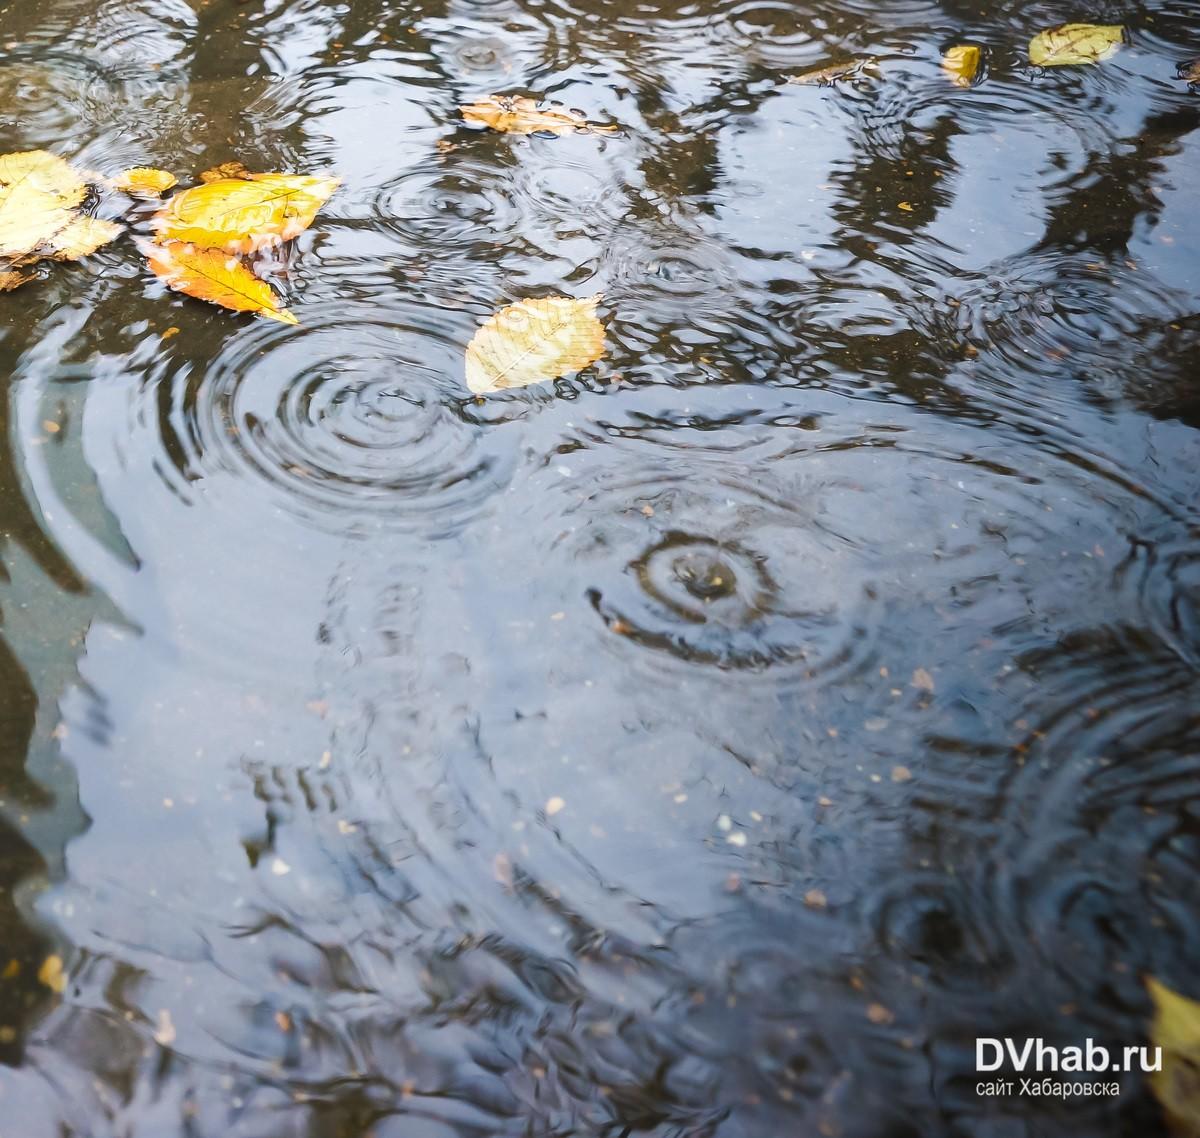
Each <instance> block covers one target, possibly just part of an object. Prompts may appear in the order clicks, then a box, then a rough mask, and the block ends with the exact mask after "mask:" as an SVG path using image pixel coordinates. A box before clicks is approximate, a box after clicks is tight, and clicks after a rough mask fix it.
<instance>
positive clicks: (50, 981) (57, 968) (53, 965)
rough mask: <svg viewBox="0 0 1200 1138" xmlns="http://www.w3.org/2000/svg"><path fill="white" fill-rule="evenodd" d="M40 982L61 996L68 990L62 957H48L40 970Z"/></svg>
mask: <svg viewBox="0 0 1200 1138" xmlns="http://www.w3.org/2000/svg"><path fill="white" fill-rule="evenodd" d="M38 980H40V981H41V982H42V983H43V984H45V985H46V987H47V988H49V989H50V991H52V992H57V993H58V994H59V995H60V996H61V995H62V994H63V992H65V991H66V990H67V973H66V971H65V970H64V969H63V962H62V957H61V956H47V957H46V959H45V960H43V961H42V966H41V967H40V968H39V969H38Z"/></svg>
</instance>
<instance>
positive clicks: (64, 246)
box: [47, 214, 121, 261]
mask: <svg viewBox="0 0 1200 1138" xmlns="http://www.w3.org/2000/svg"><path fill="white" fill-rule="evenodd" d="M120 233H121V226H119V225H118V224H117V223H116V222H115V221H104V220H103V219H102V218H99V217H88V216H87V215H86V214H80V215H79V216H78V217H76V218H74V219H73V220H72V221H70V222H68V223H67V224H66V225H64V226H63V227H62V229H60V230H59V231H58V232H57V233H56V234H55V235H54V236H53V237H52V238H51V239H50V241H49V242H47V249H48V250H49V252H48V256H50V257H52V258H53V259H54V260H56V261H78V260H79V258H80V257H86V256H87V255H88V254H89V253H94V252H95V251H96V250H97V249H99V248H100V246H101V245H107V244H108V243H109V242H110V241H112V240H114V239H115V238H116V237H117V236H118V235H119V234H120Z"/></svg>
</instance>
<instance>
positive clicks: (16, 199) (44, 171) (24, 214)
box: [0, 150, 87, 261]
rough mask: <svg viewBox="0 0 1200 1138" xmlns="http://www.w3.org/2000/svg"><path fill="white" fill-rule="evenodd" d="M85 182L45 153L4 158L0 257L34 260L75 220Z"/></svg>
mask: <svg viewBox="0 0 1200 1138" xmlns="http://www.w3.org/2000/svg"><path fill="white" fill-rule="evenodd" d="M86 196H87V183H86V182H85V181H84V179H83V178H82V177H81V176H80V174H79V173H78V172H77V171H75V170H74V169H72V168H71V166H69V165H68V164H67V163H66V162H64V161H63V160H62V159H61V158H59V157H58V155H57V154H51V153H49V152H48V151H46V150H25V151H21V152H19V153H16V154H5V155H2V156H0V258H4V259H6V260H13V261H15V260H18V259H21V258H25V257H29V256H31V255H33V254H34V253H35V252H36V250H37V249H38V248H39V247H41V246H43V245H46V244H48V243H49V242H51V241H52V240H53V238H54V235H55V234H56V233H58V231H59V230H60V229H62V228H64V227H65V226H67V225H69V224H70V223H71V222H72V221H74V220H75V218H76V216H77V207H78V206H79V205H80V204H81V203H82V202H83V199H84V198H85V197H86Z"/></svg>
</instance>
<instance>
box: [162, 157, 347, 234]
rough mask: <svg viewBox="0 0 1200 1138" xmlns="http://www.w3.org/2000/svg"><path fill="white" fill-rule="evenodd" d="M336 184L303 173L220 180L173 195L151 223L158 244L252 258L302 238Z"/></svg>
mask: <svg viewBox="0 0 1200 1138" xmlns="http://www.w3.org/2000/svg"><path fill="white" fill-rule="evenodd" d="M341 181H342V180H341V179H340V178H328V177H315V176H310V175H305V174H253V175H251V176H250V178H248V179H242V178H220V179H218V180H217V181H215V182H206V183H205V184H204V185H201V186H193V187H192V188H191V189H188V190H183V191H181V192H180V193H178V194H176V195H175V196H174V197H173V198H171V200H170V201H168V202H167V204H166V205H165V206H164V207H163V208H162V209H161V210H159V212H158V213H157V214H155V215H154V222H153V224H154V228H155V231H156V232H157V234H158V240H159V241H185V242H188V243H190V244H193V245H198V246H199V247H201V248H203V249H224V250H225V252H227V253H252V252H254V251H255V250H257V249H262V248H265V247H267V246H269V245H276V244H278V243H279V242H281V241H290V240H291V239H292V238H293V237H297V236H299V234H301V233H303V232H304V231H305V230H306V229H307V228H308V227H309V226H310V225H311V224H312V223H313V219H314V218H315V217H316V215H317V210H319V209H320V208H321V206H323V205H324V204H325V203H326V202H327V201H328V200H329V198H330V196H331V195H332V194H333V191H334V190H336V189H337V188H338V186H339V185H341Z"/></svg>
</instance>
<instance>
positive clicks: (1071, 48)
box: [1029, 24, 1125, 67]
mask: <svg viewBox="0 0 1200 1138" xmlns="http://www.w3.org/2000/svg"><path fill="white" fill-rule="evenodd" d="M1124 39H1125V29H1124V28H1123V27H1122V26H1121V25H1120V24H1059V25H1058V26H1057V27H1054V28H1047V29H1046V30H1045V31H1044V32H1038V34H1037V35H1036V36H1034V37H1033V39H1032V40H1030V41H1029V62H1030V63H1032V64H1033V65H1034V66H1035V67H1064V66H1070V65H1073V64H1082V63H1099V62H1100V60H1102V59H1107V58H1108V57H1109V56H1110V55H1112V54H1113V52H1115V51H1116V50H1117V49H1118V48H1119V47H1120V46H1121V43H1122V41H1123V40H1124Z"/></svg>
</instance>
